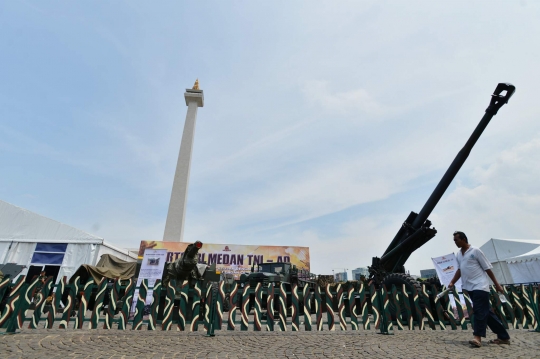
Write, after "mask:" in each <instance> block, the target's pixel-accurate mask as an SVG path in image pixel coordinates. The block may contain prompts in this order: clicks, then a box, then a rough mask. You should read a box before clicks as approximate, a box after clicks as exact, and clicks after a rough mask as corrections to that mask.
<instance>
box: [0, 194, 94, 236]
mask: <svg viewBox="0 0 540 359" xmlns="http://www.w3.org/2000/svg"><path fill="white" fill-rule="evenodd" d="M14 240H16V241H17V242H36V241H38V242H39V241H42V242H49V243H53V242H57V243H94V244H101V243H103V238H100V237H97V236H94V235H93V234H90V233H86V232H84V231H82V230H80V229H77V228H74V227H71V226H68V225H67V224H63V223H60V222H58V221H55V220H53V219H50V218H47V217H44V216H42V215H39V214H37V213H34V212H30V211H29V210H26V209H24V208H21V207H17V206H15V205H12V204H10V203H7V202H4V201H2V200H0V241H9V242H11V241H14Z"/></svg>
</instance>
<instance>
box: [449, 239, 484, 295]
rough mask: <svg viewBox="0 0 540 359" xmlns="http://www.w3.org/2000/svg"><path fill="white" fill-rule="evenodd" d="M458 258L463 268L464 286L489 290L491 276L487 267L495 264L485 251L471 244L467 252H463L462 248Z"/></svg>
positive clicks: (462, 278)
mask: <svg viewBox="0 0 540 359" xmlns="http://www.w3.org/2000/svg"><path fill="white" fill-rule="evenodd" d="M456 259H457V262H458V267H459V269H460V270H461V283H462V288H463V289H465V290H468V291H471V290H483V291H485V292H489V277H488V275H487V273H486V269H492V268H493V266H492V265H491V263H490V262H489V261H488V259H487V258H486V256H485V255H484V253H483V252H482V251H481V250H480V249H478V248H476V247H473V246H470V247H469V249H467V251H466V252H465V254H462V252H461V249H460V250H459V251H458V253H457V255H456Z"/></svg>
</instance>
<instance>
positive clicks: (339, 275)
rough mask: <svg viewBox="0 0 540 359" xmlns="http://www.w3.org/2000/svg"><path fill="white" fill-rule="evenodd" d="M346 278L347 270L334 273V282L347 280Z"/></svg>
mask: <svg viewBox="0 0 540 359" xmlns="http://www.w3.org/2000/svg"><path fill="white" fill-rule="evenodd" d="M347 278H348V277H347V272H339V273H336V274H335V280H336V282H346V281H347V280H348V279H347Z"/></svg>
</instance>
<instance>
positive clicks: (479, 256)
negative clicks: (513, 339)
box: [448, 231, 510, 347]
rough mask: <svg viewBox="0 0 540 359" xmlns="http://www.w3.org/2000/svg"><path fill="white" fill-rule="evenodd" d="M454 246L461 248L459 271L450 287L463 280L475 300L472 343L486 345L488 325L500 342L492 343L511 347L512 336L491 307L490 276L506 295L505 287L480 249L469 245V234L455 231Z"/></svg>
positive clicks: (459, 252)
mask: <svg viewBox="0 0 540 359" xmlns="http://www.w3.org/2000/svg"><path fill="white" fill-rule="evenodd" d="M454 243H455V244H456V246H457V247H459V248H460V250H459V251H458V253H457V256H456V259H457V262H458V270H457V272H456V274H455V275H454V278H453V279H452V281H451V282H450V284H449V285H448V288H453V287H454V284H455V283H456V282H457V281H458V280H459V278H461V283H462V284H461V285H462V288H463V289H465V290H467V292H469V296H470V297H471V300H472V304H473V311H474V332H473V335H474V339H473V340H470V341H469V344H471V345H473V346H475V347H481V346H482V337H484V338H485V337H486V326H488V327H489V328H490V329H491V330H492V331H493V332H494V333H495V334H497V339H493V340H490V341H489V343H493V344H510V335H509V334H508V332H507V331H506V329H505V328H504V326H503V325H502V323H501V321H500V320H499V318H498V317H497V316H496V315H495V313H494V312H493V311H492V310H491V308H490V304H489V281H488V276H489V278H491V280H492V281H493V283H494V284H495V288H496V289H497V291H498V292H500V293H503V288H502V287H501V285H500V284H499V282H498V281H497V278H495V275H494V274H493V271H492V270H491V269H492V268H493V266H492V265H491V263H490V262H489V261H488V259H487V258H486V256H485V255H484V253H483V252H482V251H481V250H480V249H478V248H477V247H474V246H471V245H470V244H469V241H468V239H467V236H466V235H465V233H463V232H459V231H457V232H454Z"/></svg>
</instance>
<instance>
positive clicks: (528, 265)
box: [480, 238, 540, 284]
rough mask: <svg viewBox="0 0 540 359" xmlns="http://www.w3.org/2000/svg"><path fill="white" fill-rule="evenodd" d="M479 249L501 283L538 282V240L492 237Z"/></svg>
mask: <svg viewBox="0 0 540 359" xmlns="http://www.w3.org/2000/svg"><path fill="white" fill-rule="evenodd" d="M480 249H481V250H482V252H484V254H485V255H486V257H487V258H488V259H489V261H490V262H491V263H492V264H493V273H494V274H495V276H496V277H497V279H498V280H499V281H500V282H501V283H503V284H515V283H532V282H540V240H538V239H496V238H492V239H490V240H489V241H487V242H486V243H484V245H482V247H480Z"/></svg>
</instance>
